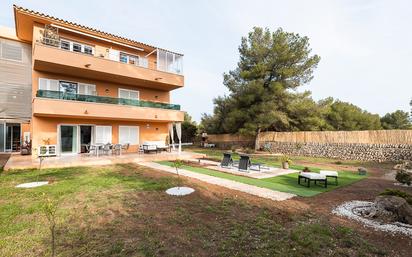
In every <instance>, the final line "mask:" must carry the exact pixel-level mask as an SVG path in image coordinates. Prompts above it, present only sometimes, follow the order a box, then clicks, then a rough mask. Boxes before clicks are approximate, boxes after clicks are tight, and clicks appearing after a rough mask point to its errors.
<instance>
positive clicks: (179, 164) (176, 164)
mask: <svg viewBox="0 0 412 257" xmlns="http://www.w3.org/2000/svg"><path fill="white" fill-rule="evenodd" d="M182 166H183V161H182V160H179V159H176V160H175V161H174V162H173V165H172V167H174V168H175V169H176V174H177V182H178V187H180V184H181V183H180V182H181V181H180V175H179V169H180V168H181V167H182Z"/></svg>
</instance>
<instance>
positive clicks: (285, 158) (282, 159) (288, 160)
mask: <svg viewBox="0 0 412 257" xmlns="http://www.w3.org/2000/svg"><path fill="white" fill-rule="evenodd" d="M280 162H281V163H285V162H287V163H289V164H292V159H290V158H289V156H287V155H282V156H281V157H280Z"/></svg>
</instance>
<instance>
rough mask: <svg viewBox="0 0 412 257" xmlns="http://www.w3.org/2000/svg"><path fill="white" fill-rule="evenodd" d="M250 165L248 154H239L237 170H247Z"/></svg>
mask: <svg viewBox="0 0 412 257" xmlns="http://www.w3.org/2000/svg"><path fill="white" fill-rule="evenodd" d="M251 165H252V163H251V161H250V157H249V156H247V155H241V156H240V160H239V166H238V170H239V171H248V170H249V168H250V166H251Z"/></svg>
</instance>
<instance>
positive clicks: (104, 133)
mask: <svg viewBox="0 0 412 257" xmlns="http://www.w3.org/2000/svg"><path fill="white" fill-rule="evenodd" d="M96 143H97V144H107V143H112V126H96Z"/></svg>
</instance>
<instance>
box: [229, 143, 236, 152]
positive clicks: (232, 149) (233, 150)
mask: <svg viewBox="0 0 412 257" xmlns="http://www.w3.org/2000/svg"><path fill="white" fill-rule="evenodd" d="M230 150H231V151H232V153H236V146H234V145H232V147H231V148H230Z"/></svg>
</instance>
